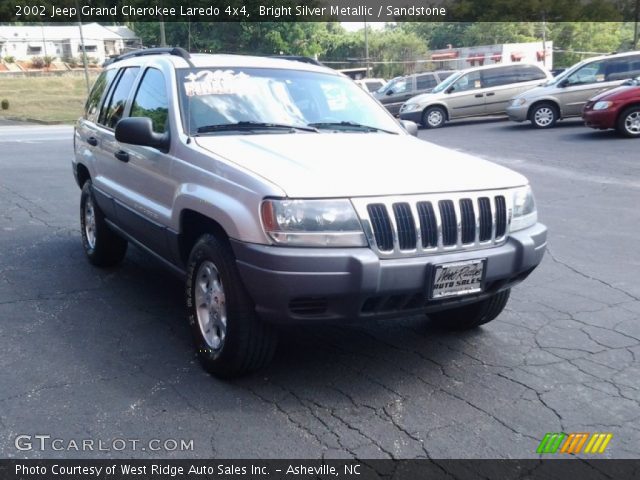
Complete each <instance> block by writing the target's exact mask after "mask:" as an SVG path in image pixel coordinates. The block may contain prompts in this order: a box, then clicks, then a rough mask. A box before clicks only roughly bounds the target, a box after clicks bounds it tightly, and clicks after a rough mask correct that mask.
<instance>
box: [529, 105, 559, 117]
mask: <svg viewBox="0 0 640 480" xmlns="http://www.w3.org/2000/svg"><path fill="white" fill-rule="evenodd" d="M543 103H546V104H548V105H551V106H552V107H553V108H555V109H556V113H557V114H558V119H559V118H561V117H562V110H560V105H558V103H557V102H554V101H553V100H538V101H537V102H534V103H532V104H531V106H530V107H529V110H528V111H527V118H528V119H529V120H531V112H532V111H533V109H534V107H537V106H538V105H542V104H543Z"/></svg>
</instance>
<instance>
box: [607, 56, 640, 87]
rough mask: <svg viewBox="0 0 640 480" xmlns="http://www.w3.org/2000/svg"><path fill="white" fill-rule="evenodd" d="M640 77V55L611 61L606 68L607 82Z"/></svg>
mask: <svg viewBox="0 0 640 480" xmlns="http://www.w3.org/2000/svg"><path fill="white" fill-rule="evenodd" d="M638 75H640V55H632V56H629V57H622V58H617V59H611V60H609V62H608V63H607V67H606V77H607V78H606V80H607V81H609V82H613V81H616V80H626V79H628V78H635V77H637V76H638Z"/></svg>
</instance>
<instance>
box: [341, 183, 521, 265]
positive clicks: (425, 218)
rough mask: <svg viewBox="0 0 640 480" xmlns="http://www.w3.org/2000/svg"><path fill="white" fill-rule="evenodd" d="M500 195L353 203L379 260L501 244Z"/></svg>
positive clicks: (504, 226) (503, 205)
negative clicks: (379, 257) (381, 258)
mask: <svg viewBox="0 0 640 480" xmlns="http://www.w3.org/2000/svg"><path fill="white" fill-rule="evenodd" d="M507 198H508V197H507V194H506V193H504V192H477V193H465V194H450V195H424V196H410V197H409V196H408V197H394V198H376V199H353V203H354V205H355V207H356V210H357V211H358V215H359V216H360V219H361V220H362V223H363V226H364V228H365V234H366V235H367V237H368V238H369V242H370V244H371V245H372V247H373V249H374V250H375V251H376V252H377V253H378V254H379V256H381V257H394V256H397V257H400V256H409V255H421V254H425V255H426V254H429V253H436V252H441V251H451V250H464V249H473V248H482V247H485V246H490V245H495V244H497V243H502V242H504V241H505V240H506V237H507V234H508V228H509V222H510V215H511V213H510V209H509V208H507V205H508V204H509V202H508V201H507Z"/></svg>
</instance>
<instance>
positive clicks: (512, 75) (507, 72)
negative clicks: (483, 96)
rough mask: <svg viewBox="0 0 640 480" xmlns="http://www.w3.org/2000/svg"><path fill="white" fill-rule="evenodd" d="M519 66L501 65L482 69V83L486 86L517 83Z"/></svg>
mask: <svg viewBox="0 0 640 480" xmlns="http://www.w3.org/2000/svg"><path fill="white" fill-rule="evenodd" d="M517 79H518V68H517V67H499V68H492V69H490V70H483V71H482V84H483V86H485V87H499V86H501V85H509V84H511V83H516V82H517V81H518V80H517Z"/></svg>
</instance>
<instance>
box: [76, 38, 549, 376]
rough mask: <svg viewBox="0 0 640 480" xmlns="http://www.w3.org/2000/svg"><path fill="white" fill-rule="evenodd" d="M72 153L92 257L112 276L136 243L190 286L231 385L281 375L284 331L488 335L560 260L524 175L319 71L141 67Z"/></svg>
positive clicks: (182, 55)
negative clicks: (415, 327) (254, 376)
mask: <svg viewBox="0 0 640 480" xmlns="http://www.w3.org/2000/svg"><path fill="white" fill-rule="evenodd" d="M405 126H406V128H407V129H411V127H413V129H414V133H415V125H409V124H405ZM74 145H75V159H74V162H73V167H74V172H75V176H76V179H77V182H78V185H79V186H80V187H81V188H82V195H81V224H82V239H83V245H84V249H85V251H86V254H87V256H88V258H89V260H90V261H91V262H92V263H93V264H95V265H99V266H109V265H113V264H115V263H117V262H118V261H120V260H121V259H122V258H123V257H124V255H125V251H126V248H127V243H128V242H132V243H134V244H136V245H138V246H139V247H142V248H143V249H144V250H146V251H147V252H150V253H152V254H153V255H155V256H156V257H158V258H159V259H161V260H162V261H163V262H164V263H165V264H166V265H167V266H169V267H170V268H171V269H173V270H174V271H176V272H178V273H180V274H182V275H184V276H185V277H186V300H187V307H188V316H189V322H190V325H191V329H192V332H193V336H194V339H195V347H196V351H197V354H198V357H199V358H200V361H201V362H202V364H203V366H204V367H205V368H206V369H207V370H208V371H210V372H212V373H214V374H216V375H219V376H233V375H239V374H242V373H245V372H248V371H251V370H254V369H256V368H259V367H261V366H262V365H264V364H266V362H268V361H269V360H270V359H271V357H272V355H273V352H274V348H275V343H276V333H275V329H274V324H275V323H278V322H287V321H289V322H291V321H298V322H300V321H303V322H318V321H333V322H335V321H347V320H368V319H374V318H380V317H391V316H394V315H395V316H398V315H401V314H415V313H418V312H422V313H427V314H429V316H430V317H431V318H432V319H433V320H435V321H438V322H442V323H443V324H444V325H445V326H450V327H452V328H458V329H460V328H471V327H475V326H478V325H481V324H483V323H486V322H489V321H490V320H492V319H494V318H495V317H496V316H497V315H498V314H499V313H500V312H501V311H502V309H503V308H504V306H505V304H506V302H507V299H508V297H509V291H510V288H511V287H512V286H513V285H515V284H516V283H518V282H519V281H521V280H523V279H524V278H525V277H526V276H527V275H528V274H529V273H530V272H531V271H532V270H533V269H534V268H535V267H536V266H537V265H538V264H539V263H540V261H541V259H542V256H543V253H544V249H545V245H546V228H545V227H544V226H543V225H541V224H539V223H538V222H537V213H536V207H535V203H534V199H533V195H532V192H531V189H530V187H529V185H528V182H527V179H526V178H524V177H523V176H521V175H520V174H518V173H515V172H513V171H511V170H508V169H506V168H504V167H501V166H498V165H494V164H492V163H489V162H487V161H484V160H480V159H477V158H474V157H471V156H468V155H465V154H462V153H458V152H454V151H452V150H448V149H445V148H441V147H438V146H435V145H432V144H430V143H427V142H423V141H421V140H419V139H417V138H414V137H413V136H411V135H410V134H409V133H408V132H407V130H405V128H403V126H401V124H400V123H398V121H397V120H395V119H394V118H393V117H392V116H391V115H390V114H389V113H388V112H387V111H386V110H385V109H384V108H383V107H382V106H381V105H380V104H379V103H378V102H376V101H375V100H374V99H372V98H371V96H370V95H369V94H367V93H366V92H364V91H363V90H362V89H361V88H359V87H358V86H357V85H356V84H355V83H353V82H352V81H351V80H350V79H348V78H346V77H345V76H343V75H341V74H339V73H337V72H334V71H333V70H330V69H328V68H325V67H322V66H317V65H311V64H307V63H302V62H295V61H291V60H283V59H273V58H260V57H245V56H233V55H195V54H194V55H189V54H188V53H187V52H186V51H184V50H181V49H165V50H160V51H157V50H153V49H152V50H147V51H142V52H134V53H131V54H127V55H125V56H123V57H120V58H118V59H117V60H116V61H114V62H112V63H111V64H110V65H109V66H107V67H106V69H105V70H104V71H103V72H102V73H101V74H100V76H99V77H98V79H97V80H96V82H95V85H94V87H93V89H92V91H91V93H90V95H89V98H88V100H87V104H86V111H85V114H84V115H83V117H82V118H81V119H79V121H78V124H77V126H76V130H75V142H74Z"/></svg>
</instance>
